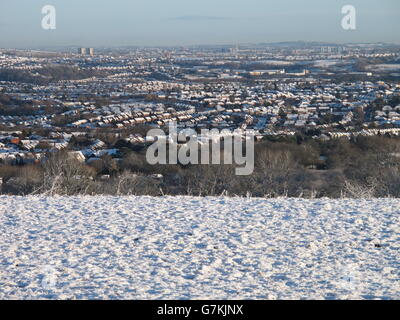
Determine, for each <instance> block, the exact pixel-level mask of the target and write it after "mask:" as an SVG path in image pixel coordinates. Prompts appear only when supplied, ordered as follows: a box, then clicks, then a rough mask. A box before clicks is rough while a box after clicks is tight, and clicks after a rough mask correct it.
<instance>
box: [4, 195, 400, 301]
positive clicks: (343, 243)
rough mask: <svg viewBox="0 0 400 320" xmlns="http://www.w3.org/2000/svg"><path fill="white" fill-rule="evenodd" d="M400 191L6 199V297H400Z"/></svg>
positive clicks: (7, 197) (6, 197)
mask: <svg viewBox="0 0 400 320" xmlns="http://www.w3.org/2000/svg"><path fill="white" fill-rule="evenodd" d="M399 220H400V200H395V199H374V200H328V199H318V200H304V199H283V198H282V199H273V200H270V199H257V198H224V197H221V198H196V197H161V198H153V197H133V196H132V197H100V196H98V197H97V196H96V197H86V196H85V197H83V196H82V197H9V196H1V197H0V228H1V229H0V275H1V276H0V298H1V299H399V298H400V222H399Z"/></svg>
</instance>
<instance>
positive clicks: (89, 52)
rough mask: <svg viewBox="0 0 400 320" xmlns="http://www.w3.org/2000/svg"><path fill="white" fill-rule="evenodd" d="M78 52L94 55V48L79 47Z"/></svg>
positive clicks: (83, 54)
mask: <svg viewBox="0 0 400 320" xmlns="http://www.w3.org/2000/svg"><path fill="white" fill-rule="evenodd" d="M78 54H80V55H82V56H85V55H89V56H94V49H93V48H79V49H78Z"/></svg>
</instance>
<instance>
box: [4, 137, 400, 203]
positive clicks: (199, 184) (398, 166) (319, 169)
mask: <svg viewBox="0 0 400 320" xmlns="http://www.w3.org/2000/svg"><path fill="white" fill-rule="evenodd" d="M77 143H78V142H77ZM134 150H135V151H134ZM145 153H146V150H145V149H142V150H141V149H140V148H136V149H134V148H133V147H130V146H128V145H127V146H125V147H124V148H123V149H122V151H121V154H119V155H118V159H116V158H112V157H111V156H109V155H105V156H103V157H101V158H99V159H96V160H94V161H91V162H90V164H84V163H81V162H79V161H77V160H75V159H74V158H73V157H71V156H68V154H67V151H62V152H59V153H56V154H51V155H50V154H49V156H48V159H47V161H44V162H42V163H40V164H34V165H25V166H10V165H2V166H0V177H2V180H3V184H2V192H3V193H5V194H51V195H53V194H60V195H75V194H89V195H93V194H107V195H129V194H133V195H152V196H161V195H193V196H219V195H221V194H223V195H230V196H235V195H237V196H254V197H279V196H287V197H306V198H316V197H317V198H318V197H331V198H340V197H353V198H359V197H363V198H364V197H365V198H369V197H400V161H399V160H400V139H399V138H390V137H386V136H377V137H358V138H353V139H352V140H348V139H340V140H331V141H327V142H319V141H315V140H312V139H308V140H307V139H306V140H304V141H302V140H301V139H295V138H293V139H292V138H282V139H275V140H274V141H269V140H264V141H262V142H260V143H257V144H256V148H255V170H254V173H253V174H252V175H249V176H237V175H235V166H233V165H188V166H183V165H154V166H153V165H149V164H148V163H147V161H146V157H145Z"/></svg>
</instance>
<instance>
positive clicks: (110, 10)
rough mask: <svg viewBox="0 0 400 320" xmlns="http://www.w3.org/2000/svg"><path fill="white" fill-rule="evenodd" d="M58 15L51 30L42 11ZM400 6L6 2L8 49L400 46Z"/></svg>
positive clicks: (4, 40)
mask: <svg viewBox="0 0 400 320" xmlns="http://www.w3.org/2000/svg"><path fill="white" fill-rule="evenodd" d="M348 4H351V5H353V6H355V8H356V9H357V29H356V30H351V31H349V30H344V29H342V27H341V20H342V18H343V14H342V13H341V8H342V7H343V6H344V5H348ZM45 5H53V6H55V8H56V10H57V28H56V30H43V29H42V28H41V21H42V18H43V16H44V15H43V14H42V13H41V9H42V7H43V6H45ZM399 13H400V2H399V1H398V0H383V1H381V2H377V1H374V0H352V1H342V0H335V1H332V0H305V1H303V2H301V3H300V2H299V1H297V0H281V1H279V2H277V1H272V0H247V1H243V0H240V1H239V0H219V1H217V2H215V1H214V2H213V1H211V0H203V1H190V0H170V1H168V2H166V1H162V0H148V1H129V0H114V1H113V2H111V1H105V0H97V1H95V0H86V1H85V2H84V3H81V2H79V1H77V0H69V1H68V2H66V1H62V0H47V1H43V0H19V1H18V2H16V1H11V0H2V1H1V3H0V33H1V37H0V47H2V48H40V47H73V46H84V47H122V46H127V47H128V46H132V47H133V46H138V47H151V46H153V47H154V46H160V47H163V46H164V47H167V46H193V45H232V44H250V43H252V44H257V43H274V42H291V41H305V42H326V43H377V42H383V43H393V44H400V37H399V35H398V30H400V19H399V16H400V14H399Z"/></svg>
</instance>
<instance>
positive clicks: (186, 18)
mask: <svg viewBox="0 0 400 320" xmlns="http://www.w3.org/2000/svg"><path fill="white" fill-rule="evenodd" d="M233 19H235V18H233V17H220V16H190V15H188V16H179V17H174V18H170V19H168V20H173V21H218V20H233Z"/></svg>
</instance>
